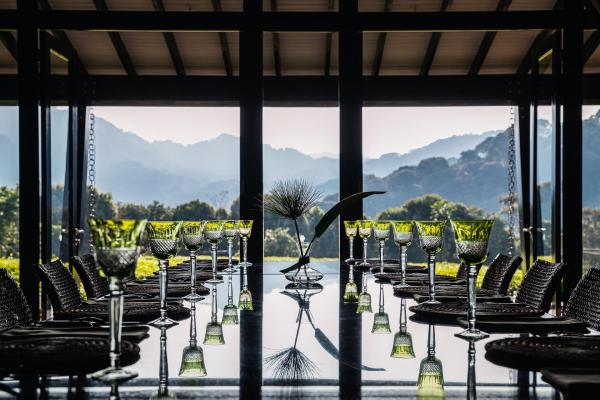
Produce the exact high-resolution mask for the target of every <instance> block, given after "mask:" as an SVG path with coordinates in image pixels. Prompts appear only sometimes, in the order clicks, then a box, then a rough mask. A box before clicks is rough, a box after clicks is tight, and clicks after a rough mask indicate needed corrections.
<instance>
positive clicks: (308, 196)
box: [262, 179, 321, 221]
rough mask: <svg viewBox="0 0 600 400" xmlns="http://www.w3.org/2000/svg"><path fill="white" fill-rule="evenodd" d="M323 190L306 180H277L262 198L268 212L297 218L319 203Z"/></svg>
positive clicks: (283, 216)
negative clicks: (317, 188)
mask: <svg viewBox="0 0 600 400" xmlns="http://www.w3.org/2000/svg"><path fill="white" fill-rule="evenodd" d="M320 198H321V192H319V191H318V190H316V189H315V187H314V186H313V185H312V184H310V183H308V182H307V181H305V180H301V179H291V180H286V181H281V180H280V181H277V182H275V183H274V184H273V189H271V190H270V191H269V193H267V194H266V195H264V196H263V198H262V204H263V208H264V210H265V211H266V212H268V213H271V214H273V215H276V216H278V217H280V218H287V219H291V220H294V221H295V220H297V219H298V218H300V217H301V216H302V215H304V214H306V213H307V212H308V211H309V210H310V209H311V208H313V207H314V206H316V205H317V203H318V202H319V199H320Z"/></svg>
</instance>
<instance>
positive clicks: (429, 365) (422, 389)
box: [417, 325, 444, 400]
mask: <svg viewBox="0 0 600 400" xmlns="http://www.w3.org/2000/svg"><path fill="white" fill-rule="evenodd" d="M417 398H418V399H423V400H425V399H443V398H444V373H443V370H442V362H441V361H440V360H439V359H438V358H436V357H435V326H434V325H429V334H428V336H427V357H425V358H424V359H423V360H421V365H420V368H419V379H418V381H417Z"/></svg>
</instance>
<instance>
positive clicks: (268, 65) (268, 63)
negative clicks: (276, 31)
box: [263, 32, 275, 76]
mask: <svg viewBox="0 0 600 400" xmlns="http://www.w3.org/2000/svg"><path fill="white" fill-rule="evenodd" d="M263 75H265V76H273V75H275V59H274V58H273V34H271V33H266V32H265V33H264V34H263Z"/></svg>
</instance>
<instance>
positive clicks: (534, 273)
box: [515, 259, 566, 311]
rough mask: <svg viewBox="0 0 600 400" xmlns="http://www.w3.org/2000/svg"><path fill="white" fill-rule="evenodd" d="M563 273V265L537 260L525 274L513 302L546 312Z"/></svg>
mask: <svg viewBox="0 0 600 400" xmlns="http://www.w3.org/2000/svg"><path fill="white" fill-rule="evenodd" d="M565 272H566V268H565V264H563V263H551V262H548V261H544V260H540V259H537V260H536V261H535V262H534V263H533V265H532V266H531V268H529V270H528V271H527V273H526V274H525V277H524V278H523V281H522V282H521V285H520V286H519V289H518V290H517V297H516V298H515V302H516V303H522V304H527V305H528V306H531V307H534V308H539V309H541V310H543V311H548V310H549V309H550V304H551V303H552V298H553V297H554V293H555V292H556V289H557V288H558V285H560V282H561V280H562V277H563V276H564V274H565Z"/></svg>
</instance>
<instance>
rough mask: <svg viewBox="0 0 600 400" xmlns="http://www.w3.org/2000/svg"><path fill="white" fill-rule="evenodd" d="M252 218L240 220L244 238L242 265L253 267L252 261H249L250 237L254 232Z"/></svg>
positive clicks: (239, 223)
mask: <svg viewBox="0 0 600 400" xmlns="http://www.w3.org/2000/svg"><path fill="white" fill-rule="evenodd" d="M253 222H254V221H253V220H251V219H241V220H239V221H238V225H239V231H240V237H241V238H242V255H243V257H242V260H243V261H242V263H241V264H242V267H244V268H246V267H251V266H252V263H250V262H248V239H249V238H250V235H251V234H252V223H253Z"/></svg>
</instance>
